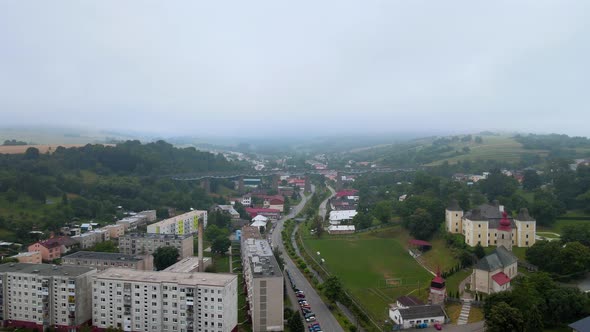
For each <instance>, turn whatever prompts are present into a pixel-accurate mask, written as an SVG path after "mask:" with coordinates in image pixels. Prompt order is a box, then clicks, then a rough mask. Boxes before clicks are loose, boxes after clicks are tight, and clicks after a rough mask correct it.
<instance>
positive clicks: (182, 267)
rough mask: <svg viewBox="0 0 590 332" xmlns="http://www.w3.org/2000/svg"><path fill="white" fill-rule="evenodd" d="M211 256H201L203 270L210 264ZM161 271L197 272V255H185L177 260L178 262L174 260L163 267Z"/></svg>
mask: <svg viewBox="0 0 590 332" xmlns="http://www.w3.org/2000/svg"><path fill="white" fill-rule="evenodd" d="M211 263H212V262H211V257H203V266H204V268H203V270H205V269H206V268H207V267H208V266H210V265H211ZM163 271H166V272H185V273H188V272H199V257H197V256H191V257H186V258H183V259H181V260H179V261H178V262H176V263H175V264H172V265H170V266H169V267H167V268H166V269H164V270H163Z"/></svg>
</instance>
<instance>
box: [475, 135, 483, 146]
mask: <svg viewBox="0 0 590 332" xmlns="http://www.w3.org/2000/svg"><path fill="white" fill-rule="evenodd" d="M475 143H477V144H483V138H481V136H475Z"/></svg>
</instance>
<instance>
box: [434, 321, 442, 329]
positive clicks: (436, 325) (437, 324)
mask: <svg viewBox="0 0 590 332" xmlns="http://www.w3.org/2000/svg"><path fill="white" fill-rule="evenodd" d="M434 328H435V329H436V330H437V331H440V330H442V324H441V323H440V322H436V323H434Z"/></svg>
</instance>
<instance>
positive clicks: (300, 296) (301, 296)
mask: <svg viewBox="0 0 590 332" xmlns="http://www.w3.org/2000/svg"><path fill="white" fill-rule="evenodd" d="M295 296H297V297H298V298H300V299H304V298H305V295H303V294H295Z"/></svg>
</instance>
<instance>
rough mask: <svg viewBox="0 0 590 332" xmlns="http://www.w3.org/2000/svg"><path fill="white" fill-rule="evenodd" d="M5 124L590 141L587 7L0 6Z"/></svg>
mask: <svg viewBox="0 0 590 332" xmlns="http://www.w3.org/2000/svg"><path fill="white" fill-rule="evenodd" d="M0 115H1V117H0V125H22V124H34V125H40V124H41V125H50V126H58V125H59V126H64V125H65V126H86V127H94V128H109V129H126V128H132V129H134V130H139V131H146V132H150V131H151V132H158V133H162V134H168V135H196V136H202V135H224V134H225V133H228V134H231V135H232V136H235V135H237V134H243V135H248V134H251V133H254V134H257V135H259V134H261V133H272V134H277V133H288V132H291V133H293V132H295V133H298V132H299V133H322V134H326V133H331V134H332V133H333V134H336V133H339V132H346V133H347V135H350V134H351V133H355V132H361V133H387V132H393V133H395V132H399V131H420V132H429V131H433V132H447V131H448V132H475V131H478V130H483V129H492V130H497V129H503V130H519V131H525V132H530V131H533V132H559V133H567V134H573V135H584V136H587V135H588V134H589V130H588V125H589V123H590V1H588V0H580V1H567V0H559V1H555V0H552V1H542V0H531V1H514V0H510V1H474V0H466V1H450V0H446V1H436V0H430V1H418V0H410V1H408V0H404V1H402V0H384V1H371V0H362V1H361V0H358V1H346V0H337V1H327V0H321V1H318V0H313V1H307V0H299V1H289V2H287V1H280V0H269V1H255V0H254V1H192V0H191V1H158V2H152V1H146V0H141V1H129V0H127V1H114V0H113V1H108V0H94V1H20V0H12V1H11V0H5V1H0Z"/></svg>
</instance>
